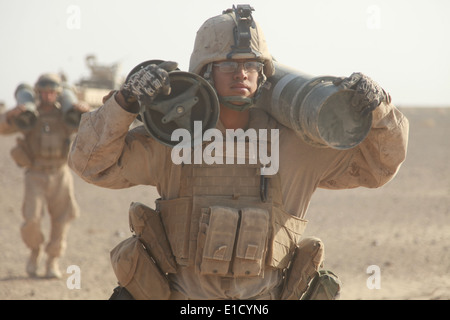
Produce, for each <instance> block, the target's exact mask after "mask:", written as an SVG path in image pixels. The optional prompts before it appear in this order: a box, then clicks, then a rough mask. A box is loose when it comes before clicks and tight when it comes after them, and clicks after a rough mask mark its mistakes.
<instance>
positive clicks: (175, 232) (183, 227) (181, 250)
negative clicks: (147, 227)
mask: <svg viewBox="0 0 450 320" xmlns="http://www.w3.org/2000/svg"><path fill="white" fill-rule="evenodd" d="M157 207H158V210H159V211H160V212H161V220H162V222H163V225H164V227H165V231H166V234H167V238H168V240H169V243H170V247H171V248H172V253H173V255H174V256H175V258H176V260H177V263H178V264H179V265H182V266H186V265H188V262H189V241H186V239H189V232H190V226H191V213H192V198H178V199H174V200H158V201H157Z"/></svg>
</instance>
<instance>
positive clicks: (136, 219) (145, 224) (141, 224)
mask: <svg viewBox="0 0 450 320" xmlns="http://www.w3.org/2000/svg"><path fill="white" fill-rule="evenodd" d="M129 220H130V228H131V229H132V230H133V231H134V232H135V234H136V236H137V237H139V239H140V240H141V241H142V243H144V245H145V247H146V248H147V251H148V252H149V253H150V254H151V256H152V257H153V258H154V259H155V262H156V264H157V265H158V266H159V267H160V268H161V270H162V271H163V272H164V273H176V268H177V266H176V263H175V257H174V256H173V254H172V250H171V249H170V244H169V241H168V240H167V236H166V232H165V230H164V226H163V224H162V221H161V217H160V215H159V213H158V212H156V211H155V210H153V209H152V208H150V207H147V206H146V205H144V204H142V203H140V202H132V203H131V205H130V209H129Z"/></svg>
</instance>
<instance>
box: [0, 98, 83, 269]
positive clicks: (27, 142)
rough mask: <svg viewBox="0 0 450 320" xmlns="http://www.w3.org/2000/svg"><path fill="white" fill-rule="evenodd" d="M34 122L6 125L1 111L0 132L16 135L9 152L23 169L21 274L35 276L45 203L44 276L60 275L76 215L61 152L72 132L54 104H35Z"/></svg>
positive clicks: (69, 179)
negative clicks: (26, 254)
mask: <svg viewBox="0 0 450 320" xmlns="http://www.w3.org/2000/svg"><path fill="white" fill-rule="evenodd" d="M37 110H38V112H39V116H38V117H37V119H36V123H35V124H34V125H33V126H32V127H31V128H28V129H19V128H18V127H17V126H16V125H15V123H14V121H8V120H7V117H6V113H5V114H2V115H1V116H0V133H1V134H12V133H17V132H20V133H21V134H22V135H23V138H22V137H18V138H17V146H16V147H15V148H14V149H13V150H12V151H11V154H12V156H13V158H14V160H15V161H16V163H17V164H18V165H19V166H20V167H24V168H25V192H24V200H23V206H22V214H23V218H24V223H23V225H22V227H21V235H22V238H23V241H24V242H25V244H26V245H27V247H29V248H30V249H31V250H32V254H31V257H30V261H29V264H28V266H27V272H28V273H29V274H30V275H31V276H35V275H36V268H37V259H38V256H39V252H40V248H41V245H42V244H43V243H44V235H43V234H42V231H41V226H40V224H41V219H42V215H43V212H44V210H45V205H47V210H48V212H49V215H50V218H51V232H50V237H49V240H48V243H47V246H46V250H45V251H46V253H47V255H48V260H47V273H46V276H47V277H60V276H61V275H60V272H59V270H58V265H57V258H58V257H60V256H61V255H62V254H63V253H64V250H65V248H66V236H67V230H68V227H69V223H70V221H72V220H73V219H74V218H76V217H77V216H78V215H79V208H78V205H77V203H76V200H75V196H74V190H73V176H72V173H71V171H70V168H69V167H68V166H67V154H68V151H69V148H70V144H71V142H72V139H73V133H74V132H75V131H76V128H75V127H73V126H71V125H68V124H67V123H66V122H65V121H64V119H63V112H62V110H61V105H60V104H59V103H58V102H57V103H55V104H54V106H53V108H52V109H51V110H50V111H46V112H44V111H43V110H41V108H40V107H39V106H38V108H37Z"/></svg>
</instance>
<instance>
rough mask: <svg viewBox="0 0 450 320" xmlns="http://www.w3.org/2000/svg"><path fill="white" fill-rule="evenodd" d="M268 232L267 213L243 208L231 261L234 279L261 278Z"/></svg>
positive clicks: (261, 210) (262, 210)
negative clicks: (234, 254)
mask: <svg viewBox="0 0 450 320" xmlns="http://www.w3.org/2000/svg"><path fill="white" fill-rule="evenodd" d="M268 232H269V212H268V211H267V210H265V209H259V208H243V209H242V210H241V223H240V228H239V235H238V240H237V244H236V256H235V259H234V261H233V274H234V276H235V277H241V276H246V277H251V276H262V272H263V270H264V258H265V254H266V248H267V235H268Z"/></svg>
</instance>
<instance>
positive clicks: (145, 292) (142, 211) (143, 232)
mask: <svg viewBox="0 0 450 320" xmlns="http://www.w3.org/2000/svg"><path fill="white" fill-rule="evenodd" d="M129 218H130V227H131V230H132V231H134V232H135V235H134V236H133V237H131V238H128V239H126V240H124V241H122V242H121V243H119V244H118V245H117V246H116V247H115V248H114V249H113V250H112V251H111V253H110V256H111V263H112V266H113V269H114V273H115V274H116V277H117V279H118V281H119V285H120V286H121V287H124V288H126V290H127V291H128V292H129V293H130V294H131V295H132V296H133V298H134V299H136V300H144V299H145V300H167V299H169V297H170V285H169V281H168V279H167V274H168V273H175V272H176V264H175V260H174V258H173V256H172V254H171V251H170V246H169V243H168V242H167V238H166V236H165V233H164V229H163V226H162V223H161V220H160V218H159V215H158V213H157V212H156V211H154V210H152V209H151V208H149V207H146V206H145V205H143V204H140V203H132V204H131V206H130V211H129Z"/></svg>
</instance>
